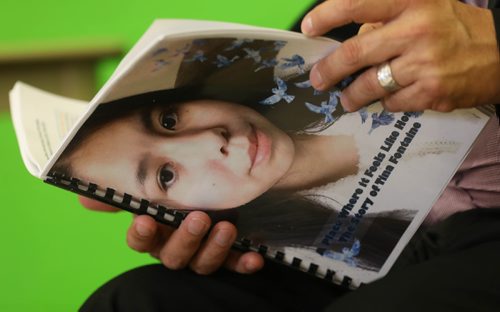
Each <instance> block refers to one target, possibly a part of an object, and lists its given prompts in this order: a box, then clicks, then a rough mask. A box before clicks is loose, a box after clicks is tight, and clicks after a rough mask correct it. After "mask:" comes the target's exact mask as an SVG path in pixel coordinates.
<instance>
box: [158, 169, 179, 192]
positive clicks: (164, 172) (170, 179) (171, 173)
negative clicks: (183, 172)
mask: <svg viewBox="0 0 500 312" xmlns="http://www.w3.org/2000/svg"><path fill="white" fill-rule="evenodd" d="M175 179H176V175H175V170H174V168H173V167H172V166H171V165H169V164H166V165H165V166H163V167H162V168H161V169H160V172H159V174H158V180H159V182H160V185H161V187H162V189H164V190H167V189H168V188H169V187H170V186H172V184H174V182H175Z"/></svg>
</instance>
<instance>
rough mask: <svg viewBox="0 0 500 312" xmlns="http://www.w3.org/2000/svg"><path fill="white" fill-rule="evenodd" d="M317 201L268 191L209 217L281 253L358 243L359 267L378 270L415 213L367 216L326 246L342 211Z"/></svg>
mask: <svg viewBox="0 0 500 312" xmlns="http://www.w3.org/2000/svg"><path fill="white" fill-rule="evenodd" d="M316 197H318V196H304V195H301V194H297V193H284V192H280V193H276V192H268V193H266V194H264V195H262V196H260V197H259V198H257V199H255V200H253V201H251V202H249V203H248V204H246V205H243V206H241V207H238V208H235V209H228V210H225V211H211V212H209V214H210V217H211V218H212V219H213V222H214V223H215V222H217V221H220V220H227V221H230V222H232V223H234V224H235V225H236V227H237V228H238V235H239V236H240V237H245V238H247V239H249V240H251V241H252V244H254V245H259V244H263V245H269V246H272V247H273V248H275V249H278V250H280V249H281V250H282V249H283V248H285V247H306V248H310V247H314V248H317V249H329V250H334V251H336V252H340V253H341V252H342V249H343V248H351V247H352V245H353V244H354V241H355V240H356V239H359V240H360V242H361V250H360V253H359V255H358V256H357V259H358V260H359V262H358V266H359V267H362V268H364V269H367V270H374V271H378V270H379V269H380V268H381V267H382V265H383V264H384V263H385V261H386V260H387V258H388V256H389V255H390V253H391V252H392V250H393V249H394V247H395V246H396V244H397V243H398V241H399V239H400V238H401V235H403V233H404V232H405V231H406V229H407V228H408V225H409V224H410V222H411V220H412V219H413V217H414V216H415V213H416V212H415V211H408V210H398V211H390V212H383V213H368V214H366V215H365V216H364V217H363V218H362V221H361V222H360V224H359V226H358V228H357V230H356V231H355V234H354V235H353V236H352V237H351V238H350V239H348V240H347V241H344V242H341V241H339V240H338V236H337V238H336V239H335V240H332V241H331V243H332V244H331V245H329V246H327V245H325V244H323V243H322V240H321V237H322V235H325V234H326V233H327V232H328V229H330V228H332V226H333V225H334V224H335V222H336V221H337V220H339V219H338V211H337V210H336V209H333V208H332V207H331V206H326V205H325V204H323V203H324V202H325V198H321V200H319V198H316ZM336 205H337V206H338V204H336ZM334 206H335V205H334ZM344 225H346V224H344Z"/></svg>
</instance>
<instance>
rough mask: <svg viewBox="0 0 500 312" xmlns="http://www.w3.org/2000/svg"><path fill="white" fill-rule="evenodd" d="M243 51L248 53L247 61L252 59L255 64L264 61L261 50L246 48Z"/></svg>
mask: <svg viewBox="0 0 500 312" xmlns="http://www.w3.org/2000/svg"><path fill="white" fill-rule="evenodd" d="M243 51H245V52H246V53H247V55H245V58H246V59H248V58H251V59H253V61H254V62H255V63H260V61H261V60H262V57H261V56H260V51H259V50H253V49H248V48H244V49H243Z"/></svg>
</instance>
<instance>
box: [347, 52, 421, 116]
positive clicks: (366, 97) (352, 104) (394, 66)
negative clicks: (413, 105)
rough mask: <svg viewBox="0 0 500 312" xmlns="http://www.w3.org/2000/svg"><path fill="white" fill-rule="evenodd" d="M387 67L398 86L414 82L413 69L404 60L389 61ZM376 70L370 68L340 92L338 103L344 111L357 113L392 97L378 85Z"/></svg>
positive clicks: (374, 67)
mask: <svg viewBox="0 0 500 312" xmlns="http://www.w3.org/2000/svg"><path fill="white" fill-rule="evenodd" d="M389 66H390V67H391V72H392V77H393V79H394V80H395V81H396V82H397V83H398V84H399V85H400V86H402V87H406V86H409V85H410V84H412V83H413V82H414V80H415V74H414V69H415V67H414V66H410V65H406V62H405V59H404V58H396V59H394V60H392V61H390V62H389ZM377 70H378V66H372V67H371V68H369V69H367V70H366V71H365V72H364V73H363V74H361V75H360V76H358V78H357V79H356V80H354V81H353V82H352V83H351V84H350V85H349V86H348V87H347V88H346V89H344V90H343V91H342V95H341V96H340V102H341V103H342V107H344V109H345V110H347V111H351V112H352V111H357V110H358V109H360V108H362V107H363V106H365V105H367V104H369V103H371V102H373V101H375V100H378V99H381V98H384V97H388V96H392V94H390V93H388V92H387V91H386V90H384V89H383V88H382V86H381V85H380V83H379V81H378V78H377ZM403 89H404V88H403ZM396 93H398V92H396ZM396 93H394V94H396Z"/></svg>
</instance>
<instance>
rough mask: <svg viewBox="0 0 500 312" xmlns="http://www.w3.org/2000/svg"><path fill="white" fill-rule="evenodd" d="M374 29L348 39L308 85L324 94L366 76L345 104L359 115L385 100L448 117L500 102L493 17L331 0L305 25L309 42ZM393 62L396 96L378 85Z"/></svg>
mask: <svg viewBox="0 0 500 312" xmlns="http://www.w3.org/2000/svg"><path fill="white" fill-rule="evenodd" d="M352 21H354V22H356V23H376V27H373V25H371V27H370V28H371V29H370V31H363V32H360V34H358V35H357V36H354V37H352V38H350V39H348V40H346V41H345V42H344V43H343V44H342V45H341V46H340V47H339V48H338V49H337V50H335V51H334V52H333V53H332V54H330V55H328V56H327V57H325V58H324V59H323V60H321V61H320V62H318V63H317V64H316V65H315V66H314V67H313V69H312V70H311V77H310V79H311V83H312V85H313V86H314V87H315V88H316V89H318V90H325V89H328V88H329V87H331V86H333V85H334V84H336V83H338V82H339V81H340V80H342V79H343V78H344V77H346V76H348V75H351V74H353V73H355V72H357V71H359V70H361V69H365V68H366V70H365V71H364V72H363V73H362V74H361V75H360V76H358V77H357V79H356V80H355V81H353V82H352V83H351V84H350V85H349V87H347V88H346V89H345V90H344V91H343V92H342V95H341V98H340V101H341V103H342V105H343V106H344V108H345V109H346V110H348V111H355V110H358V109H360V108H361V107H363V106H364V105H367V104H369V103H371V102H372V101H374V100H377V99H382V100H383V101H382V102H383V105H384V107H385V108H386V109H387V110H389V111H422V110H424V109H433V110H437V111H451V110H453V109H455V108H464V107H473V106H477V105H483V104H493V103H498V102H500V88H499V87H498V83H499V81H500V61H499V50H498V45H497V44H498V43H497V42H496V37H495V28H494V23H493V17H492V14H491V12H490V11H489V10H486V9H481V8H477V7H474V6H471V5H466V4H463V3H461V2H459V1H456V0H419V1H414V0H379V1H370V0H359V1H348V0H329V1H325V2H323V3H322V4H320V5H318V6H317V7H315V8H314V9H313V10H311V12H309V13H308V14H307V15H306V17H305V18H304V19H303V21H302V31H303V32H304V33H305V34H307V35H310V36H316V35H321V34H323V33H325V32H327V31H328V30H330V29H332V28H335V27H338V26H341V25H344V24H347V23H350V22H352ZM386 61H388V62H389V63H390V67H391V69H392V75H393V78H394V80H395V81H396V82H397V83H398V84H399V86H400V87H401V88H400V89H399V90H397V91H395V92H393V93H391V92H388V91H386V90H384V88H382V87H381V85H380V84H379V82H378V80H377V67H378V65H379V64H382V63H384V62H386Z"/></svg>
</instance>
